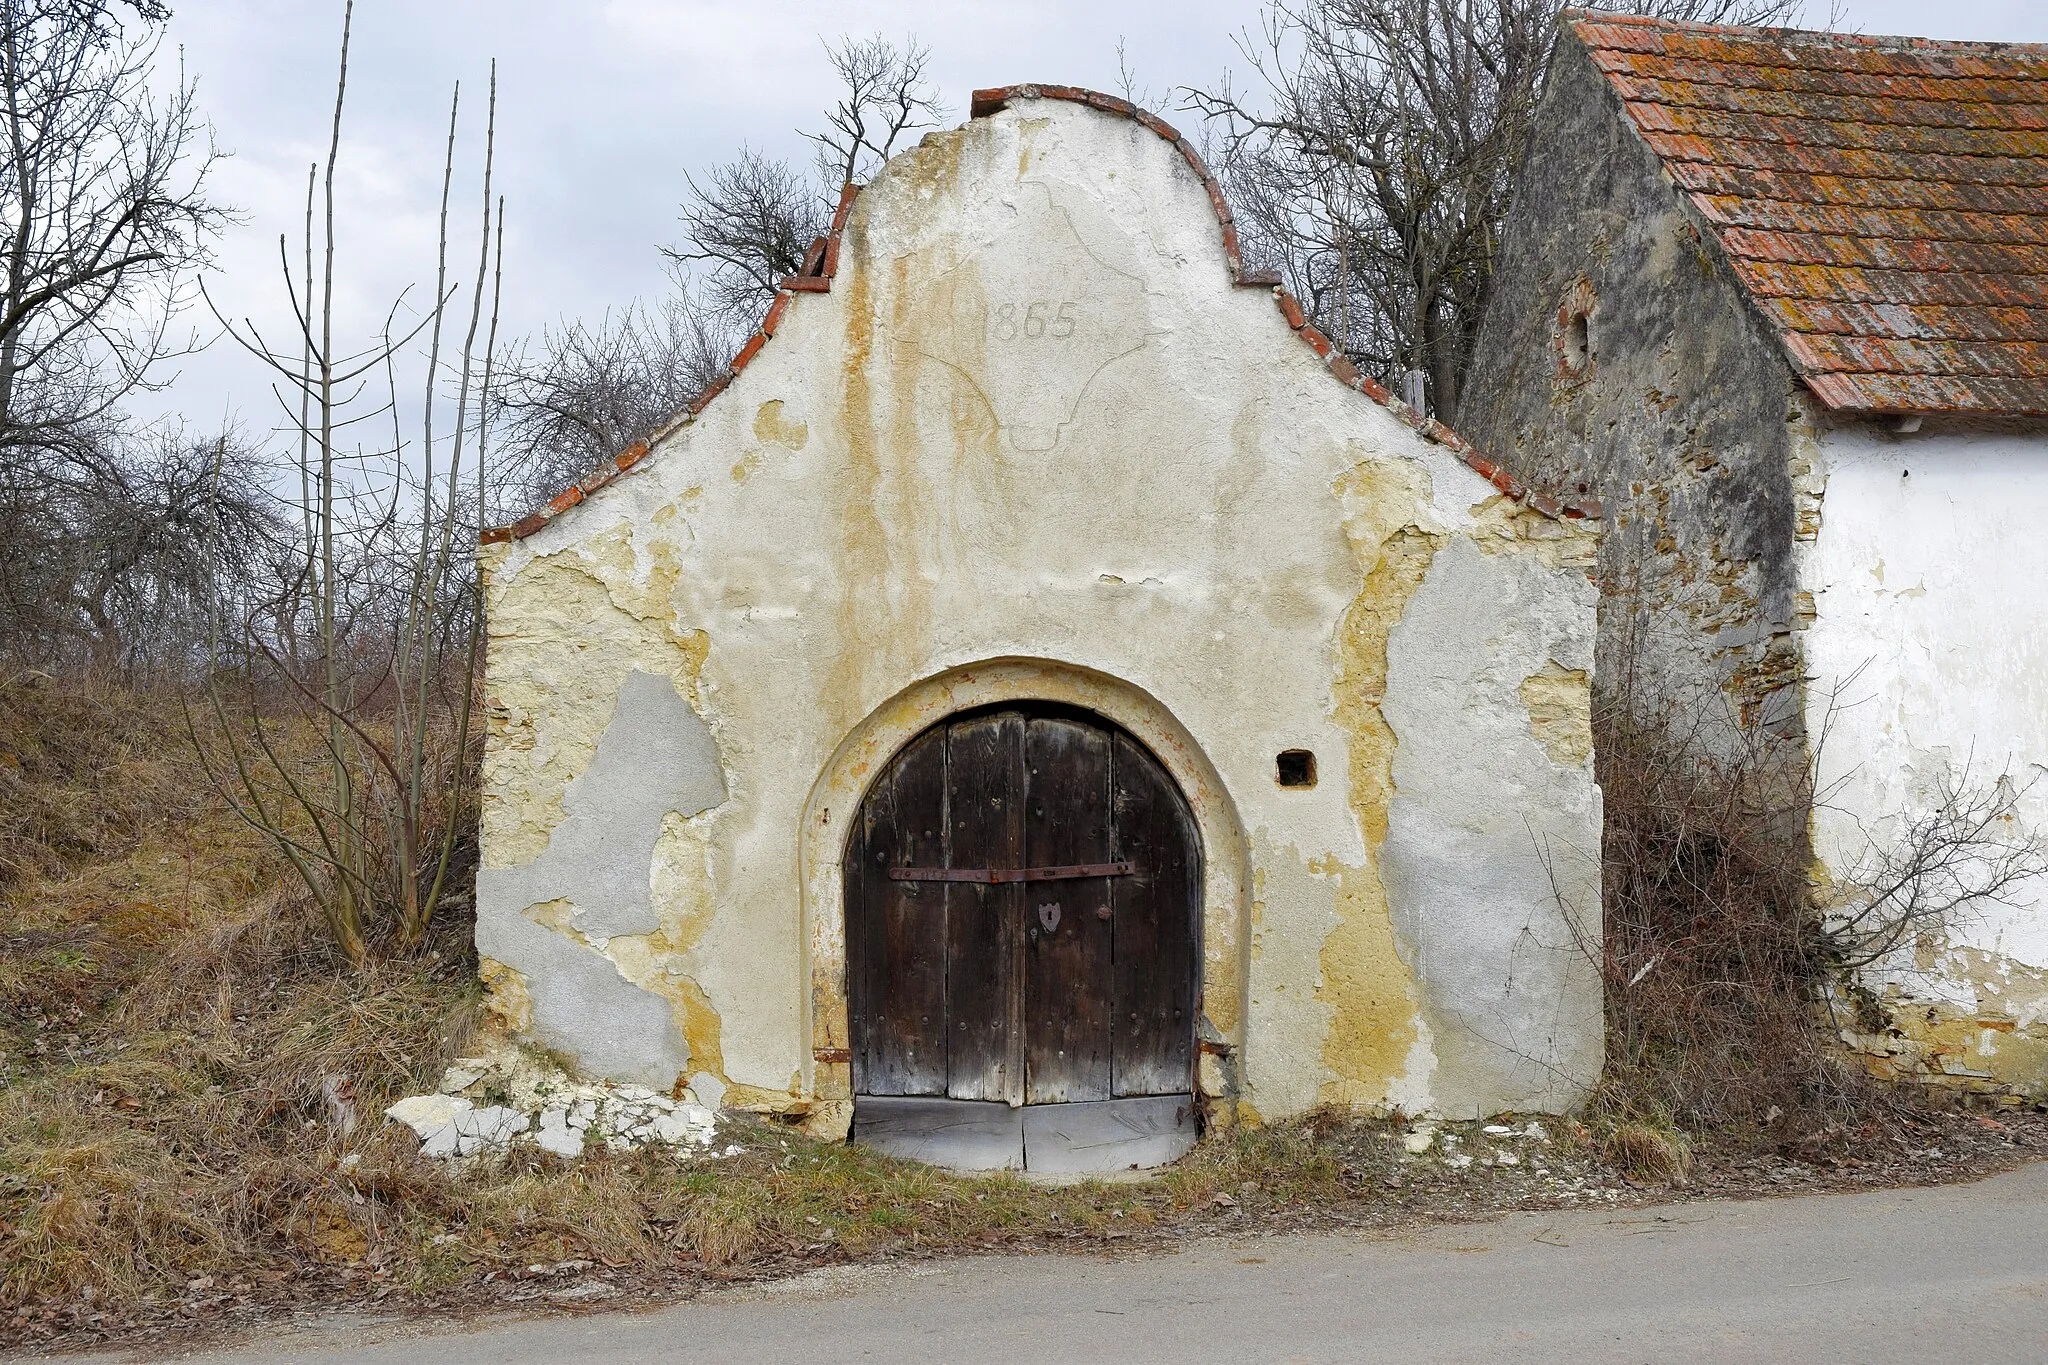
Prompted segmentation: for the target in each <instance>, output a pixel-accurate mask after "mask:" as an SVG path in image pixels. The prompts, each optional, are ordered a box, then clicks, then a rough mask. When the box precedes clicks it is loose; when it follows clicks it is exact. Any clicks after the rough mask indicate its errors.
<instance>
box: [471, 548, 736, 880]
mask: <svg viewBox="0 0 2048 1365" xmlns="http://www.w3.org/2000/svg"><path fill="white" fill-rule="evenodd" d="M643 569H644V571H643ZM680 574H681V569H680V566H679V565H678V564H677V562H676V560H675V557H674V554H673V551H672V550H671V549H670V547H669V546H668V545H667V544H666V543H665V542H664V541H662V540H660V539H659V538H655V539H653V540H651V541H650V543H649V544H648V545H647V546H646V550H645V554H644V555H643V554H641V553H640V552H639V551H637V550H636V547H635V544H634V539H633V534H632V531H631V529H630V528H629V527H628V526H627V525H625V524H624V523H621V524H620V525H619V526H617V527H614V528H611V529H609V530H607V531H604V532H602V533H600V534H598V535H595V536H592V537H591V538H590V539H589V540H588V541H586V542H585V543H584V544H582V545H580V546H577V547H574V548H572V549H567V550H561V551H557V552H556V553H554V554H550V555H543V556H540V557H538V558H536V559H534V560H532V561H531V562H529V563H528V564H526V565H525V566H524V567H523V568H521V569H520V571H519V572H518V573H516V574H513V575H510V576H506V575H504V574H502V573H498V574H493V575H492V578H491V581H490V584H489V601H488V605H487V610H488V613H489V620H490V623H491V638H490V660H489V666H488V668H487V670H486V680H485V681H486V688H487V707H486V715H487V723H488V725H489V727H490V740H491V742H490V745H489V746H488V748H487V750H486V752H485V755H484V774H483V810H482V822H483V831H484V846H485V849H486V850H487V853H488V856H489V860H490V862H489V865H490V866H492V867H517V866H520V865H522V864H524V863H529V862H532V861H533V860H534V859H535V858H537V857H539V856H540V855H541V853H542V852H543V851H544V850H545V849H546V848H547V842H548V836H549V834H550V833H551V832H552V831H553V830H554V828H555V826H556V825H558V824H560V823H561V820H562V818H563V815H564V810H563V806H562V798H563V794H564V793H565V792H566V791H567V790H568V786H569V783H570V782H571V781H573V780H574V779H575V778H576V776H577V775H578V774H580V773H581V772H582V771H583V770H584V769H585V768H587V767H589V765H590V761H591V759H592V757H593V756H595V754H596V752H597V743H598V740H599V738H600V737H601V736H602V735H603V733H604V727H605V726H606V725H607V724H609V723H610V720H611V716H612V712H613V710H614V708H615V706H616V704H617V698H618V692H619V688H620V687H621V686H622V685H624V683H625V680H626V677H627V676H628V675H629V674H630V673H632V672H633V671H634V670H636V669H639V670H644V671H646V672H651V673H659V674H664V675H666V676H667V677H668V678H669V679H670V680H671V681H672V682H673V683H674V684H675V687H676V690H677V692H678V693H679V694H680V695H682V696H683V697H684V698H685V699H686V700H688V701H690V702H691V703H692V704H693V705H694V704H696V702H697V701H698V700H699V696H698V677H699V674H700V673H701V672H702V670H703V667H704V661H705V659H706V657H707V655H708V653H709V650H710V639H709V637H708V636H707V635H705V633H704V632H703V631H701V630H690V629H686V628H684V627H683V626H682V625H681V624H680V623H679V622H678V621H677V620H676V618H675V612H674V592H675V585H676V582H677V580H678V578H679V577H680Z"/></svg>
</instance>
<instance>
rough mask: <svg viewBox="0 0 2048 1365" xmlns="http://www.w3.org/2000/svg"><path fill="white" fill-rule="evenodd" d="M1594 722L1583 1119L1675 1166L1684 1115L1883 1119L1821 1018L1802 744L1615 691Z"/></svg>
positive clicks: (1863, 1126)
mask: <svg viewBox="0 0 2048 1365" xmlns="http://www.w3.org/2000/svg"><path fill="white" fill-rule="evenodd" d="M1598 738H1599V743H1598V745H1597V747H1596V762H1597V766H1598V773H1599V780H1600V786H1601V792H1602V796H1603V802H1604V807H1605V820H1606V827H1605V832H1604V837H1603V848H1602V856H1603V864H1604V866H1603V878H1604V881H1605V887H1604V895H1603V900H1604V907H1605V925H1604V934H1603V937H1602V942H1601V944H1600V949H1599V961H1600V966H1601V974H1602V977H1603V979H1604V985H1605V990H1606V1001H1607V1064H1606V1070H1605V1074H1604V1077H1603V1080H1602V1082H1601V1085H1600V1087H1599V1089H1598V1091H1597V1092H1596V1094H1595V1096H1594V1099H1593V1102H1592V1105H1591V1106H1590V1110H1589V1120H1590V1121H1591V1122H1593V1123H1594V1124H1595V1126H1596V1128H1604V1129H1605V1131H1606V1133H1607V1139H1606V1140H1607V1141H1608V1142H1609V1143H1610V1144H1612V1148H1613V1155H1614V1160H1615V1162H1616V1164H1617V1165H1618V1166H1620V1167H1622V1168H1623V1169H1642V1170H1645V1171H1652V1170H1655V1171H1665V1170H1675V1171H1676V1172H1677V1173H1679V1174H1682V1173H1683V1166H1684V1160H1683V1158H1682V1157H1681V1156H1678V1155H1676V1153H1677V1151H1678V1149H1679V1147H1680V1146H1681V1145H1682V1140H1681V1139H1680V1138H1679V1137H1678V1134H1679V1133H1685V1132H1689V1133H1692V1134H1695V1135H1706V1134H1711V1135H1712V1136H1713V1137H1714V1139H1715V1140H1716V1141H1717V1142H1720V1143H1726V1142H1730V1141H1732V1142H1734V1143H1736V1144H1737V1145H1752V1146H1755V1145H1762V1146H1783V1145H1787V1144H1794V1145H1796V1144H1800V1143H1807V1142H1812V1141H1814V1140H1816V1139H1823V1138H1826V1137H1827V1136H1828V1135H1831V1134H1840V1133H1843V1132H1847V1131H1850V1130H1861V1131H1865V1132H1868V1131H1869V1130H1870V1129H1871V1127H1872V1125H1877V1126H1878V1127H1885V1126H1888V1125H1889V1124H1891V1123H1892V1122H1893V1121H1894V1120H1896V1118H1897V1117H1898V1116H1899V1114H1900V1112H1901V1100H1900V1098H1899V1097H1898V1096H1897V1095H1896V1093H1895V1092H1893V1091H1892V1090H1890V1089H1888V1088H1886V1087H1884V1086H1882V1085H1880V1084H1879V1083H1877V1082H1876V1081H1875V1080H1873V1079H1872V1078H1871V1077H1870V1076H1868V1075H1867V1073H1865V1072H1863V1071H1862V1070H1861V1069H1860V1068H1858V1067H1855V1066H1854V1065H1852V1064H1850V1063H1848V1062H1847V1061H1846V1060H1845V1059H1844V1058H1843V1057H1842V1056H1841V1055H1840V1053H1839V1051H1838V1049H1836V1048H1835V1047H1834V1046H1833V1045H1832V1036H1831V1030H1829V1029H1828V1028H1827V1027H1826V1023H1827V1003H1826V1001H1827V994H1828V989H1829V986H1830V983H1831V982H1832V981H1833V980H1834V979H1835V976H1836V970H1837V963H1836V961H1835V954H1834V952H1833V945H1832V944H1831V942H1830V940H1829V937H1828V934H1827V931H1826V926H1825V925H1824V923H1823V922H1822V920H1821V918H1820V916H1819V914H1818V913H1817V912H1816V910H1815V909H1814V908H1813V905H1812V893H1811V886H1810V883H1809V869H1810V867H1811V865H1812V855H1811V851H1810V848H1809V845H1808V840H1807V816H1808V812H1809V811H1810V809H1811V802H1812V792H1811V788H1810V784H1809V783H1808V781H1807V779H1806V777H1805V774H1806V771H1807V764H1806V759H1805V755H1804V752H1803V749H1801V748H1800V747H1799V746H1798V744H1797V742H1796V741H1793V740H1775V739H1772V738H1771V737H1768V736H1759V735H1755V734H1749V735H1744V736H1741V737H1739V741H1738V742H1737V743H1734V744H1732V745H1724V746H1716V747H1718V748H1719V749H1720V751H1719V752H1712V753H1710V752H1709V747H1708V745H1707V744H1706V743H1704V742H1703V740H1702V738H1701V737H1700V736H1698V735H1691V736H1688V735H1685V734H1675V733H1674V732H1673V730H1672V729H1671V728H1669V727H1667V726H1662V725H1653V724H1647V723H1644V722H1643V721H1641V720H1639V719H1637V718H1636V717H1634V716H1633V715H1632V714H1631V713H1629V712H1628V711H1627V710H1626V709H1625V708H1621V707H1616V708H1614V709H1613V710H1611V711H1608V712H1607V713H1606V714H1604V715H1602V716H1601V717H1599V725H1598ZM1667 1148H1668V1149H1670V1150H1668V1151H1667V1150H1664V1149H1667ZM1660 1178H1661V1177H1660Z"/></svg>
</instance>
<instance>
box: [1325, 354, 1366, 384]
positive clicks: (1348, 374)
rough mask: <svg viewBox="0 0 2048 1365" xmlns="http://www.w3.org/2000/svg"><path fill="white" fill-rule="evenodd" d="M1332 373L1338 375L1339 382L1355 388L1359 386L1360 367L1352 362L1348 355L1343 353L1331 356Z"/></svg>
mask: <svg viewBox="0 0 2048 1365" xmlns="http://www.w3.org/2000/svg"><path fill="white" fill-rule="evenodd" d="M1330 373H1331V374H1334V375H1336V376H1337V379H1338V382H1339V383H1342V384H1347V385H1349V386H1350V387H1352V388H1354V389H1355V388H1357V387H1358V379H1359V374H1358V367H1357V366H1356V365H1354V364H1352V363H1351V361H1350V359H1349V358H1348V357H1346V356H1342V355H1333V356H1331V357H1330Z"/></svg>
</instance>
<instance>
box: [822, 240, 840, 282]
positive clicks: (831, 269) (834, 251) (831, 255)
mask: <svg viewBox="0 0 2048 1365" xmlns="http://www.w3.org/2000/svg"><path fill="white" fill-rule="evenodd" d="M818 273H819V274H820V275H822V276H824V277H825V278H826V279H828V280H829V279H831V278H832V277H833V276H835V275H837V274H838V273H839V234H838V232H837V231H835V232H833V234H832V235H831V236H830V237H827V238H826V239H825V259H824V260H822V261H820V262H819V263H818Z"/></svg>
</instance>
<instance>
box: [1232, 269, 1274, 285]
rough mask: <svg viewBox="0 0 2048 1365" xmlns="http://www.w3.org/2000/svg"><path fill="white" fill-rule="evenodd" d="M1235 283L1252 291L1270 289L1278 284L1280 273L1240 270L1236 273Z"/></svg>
mask: <svg viewBox="0 0 2048 1365" xmlns="http://www.w3.org/2000/svg"><path fill="white" fill-rule="evenodd" d="M1237 282H1238V283H1239V284H1241V285H1245V286H1246V287H1248V288H1252V289H1272V288H1274V287H1276V286H1277V285H1278V284H1279V283H1280V272H1279V271H1277V270H1240V271H1238V272H1237Z"/></svg>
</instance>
